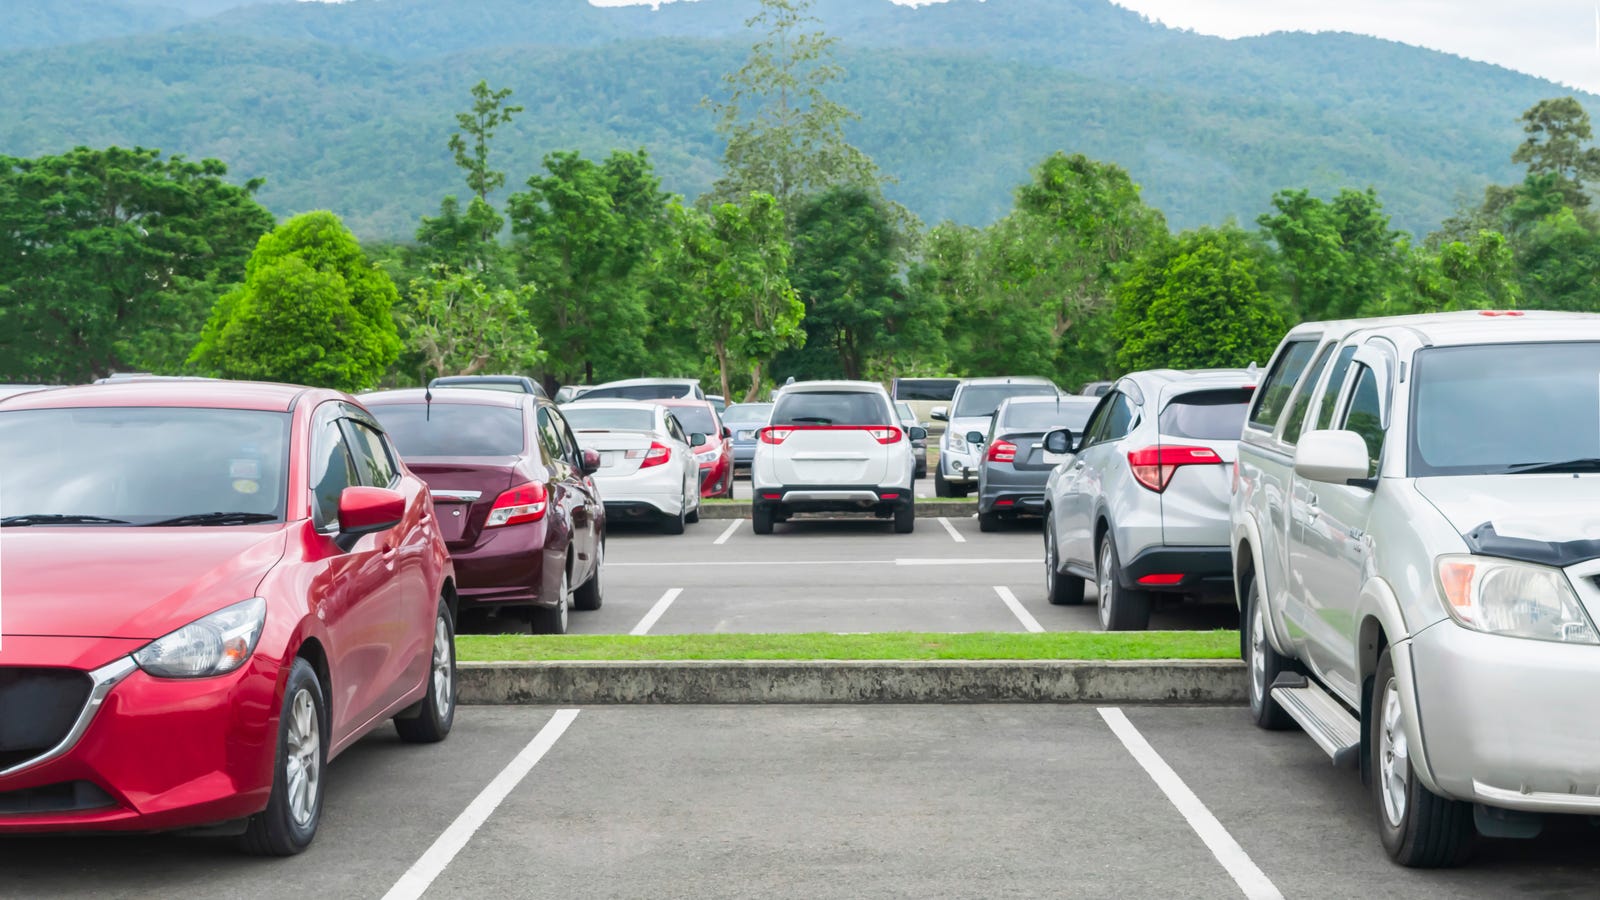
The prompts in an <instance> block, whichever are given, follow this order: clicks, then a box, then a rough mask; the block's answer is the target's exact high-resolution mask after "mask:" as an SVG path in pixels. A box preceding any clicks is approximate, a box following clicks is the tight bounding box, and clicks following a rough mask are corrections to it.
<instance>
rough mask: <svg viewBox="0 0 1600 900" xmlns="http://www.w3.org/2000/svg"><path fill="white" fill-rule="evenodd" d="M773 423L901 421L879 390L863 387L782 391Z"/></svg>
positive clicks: (832, 423) (844, 423) (888, 422)
mask: <svg viewBox="0 0 1600 900" xmlns="http://www.w3.org/2000/svg"><path fill="white" fill-rule="evenodd" d="M772 424H774V425H898V424H900V423H899V422H898V421H897V420H896V419H895V417H894V416H892V415H890V414H889V407H888V405H887V404H886V403H884V402H883V398H882V397H880V396H878V395H877V394H869V393H865V392H863V391H792V392H789V393H784V394H779V395H778V401H777V405H775V406H774V407H773V409H772Z"/></svg>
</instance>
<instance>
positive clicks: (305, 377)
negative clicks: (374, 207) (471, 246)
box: [190, 212, 400, 391]
mask: <svg viewBox="0 0 1600 900" xmlns="http://www.w3.org/2000/svg"><path fill="white" fill-rule="evenodd" d="M395 300H396V292H395V287H394V282H393V281H391V280H390V279H389V276H388V275H387V274H385V273H384V272H383V271H382V270H380V269H378V268H377V267H376V266H374V265H372V264H371V263H370V262H368V261H367V258H366V255H365V254H364V253H362V251H361V245H360V244H358V243H357V242H356V239H355V236H354V235H352V234H351V233H350V231H349V230H348V229H347V228H345V227H344V224H343V223H341V222H340V221H339V218H338V217H337V216H335V215H334V214H333V213H330V212H311V213H305V214H303V215H299V216H295V217H294V218H292V219H290V220H289V221H287V222H285V223H283V224H282V225H280V226H278V227H277V228H276V229H274V230H273V231H272V232H271V233H270V234H267V235H265V236H263V237H262V238H261V240H260V241H259V242H258V243H257V244H256V249H255V252H254V253H252V254H251V256H250V261H249V263H248V264H247V265H246V267H245V279H244V284H242V285H240V286H239V287H238V288H235V289H234V290H232V291H230V292H229V293H227V294H225V295H224V296H223V297H222V298H221V299H219V300H218V301H217V305H216V308H215V309H213V310H212V313H211V318H210V320H209V321H207V322H206V326H205V329H204V330H203V331H202V332H201V336H200V343H199V344H198V345H197V346H196V347H195V349H194V353H193V355H192V356H191V357H190V362H191V364H192V365H194V366H196V367H197V368H199V369H201V370H204V371H207V372H211V373H214V374H217V375H222V376H225V377H229V378H250V379H257V380H263V381H284V382H290V383H294V384H309V385H316V386H320V387H331V388H337V389H340V390H346V391H359V390H364V389H366V388H369V387H371V386H372V385H374V384H375V383H377V381H378V379H379V378H381V377H383V374H384V373H385V372H386V371H387V370H388V368H389V366H390V365H391V364H392V363H394V361H395V359H396V358H397V357H398V356H399V353H400V338H399V337H398V336H397V334H396V331H395V323H394V318H393V308H394V304H395Z"/></svg>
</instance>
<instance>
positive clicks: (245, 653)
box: [133, 597, 267, 678]
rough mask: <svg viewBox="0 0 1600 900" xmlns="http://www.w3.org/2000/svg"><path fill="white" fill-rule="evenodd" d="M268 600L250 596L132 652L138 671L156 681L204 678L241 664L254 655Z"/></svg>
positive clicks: (264, 619)
mask: <svg viewBox="0 0 1600 900" xmlns="http://www.w3.org/2000/svg"><path fill="white" fill-rule="evenodd" d="M266 621H267V601H265V600H263V599H261V598H260V597H251V598H250V599H249V600H245V601H244V602H242V603H235V604H234V605H232V606H228V607H224V608H223V609H219V610H217V611H216V612H214V613H212V614H210V615H208V616H203V617H201V618H198V619H195V620H194V621H193V622H190V623H189V624H187V625H185V626H183V627H182V628H179V629H178V630H177V631H174V632H172V633H171V634H169V635H167V636H165V637H159V638H156V639H155V640H153V641H151V642H150V643H148V644H145V645H144V646H143V647H140V648H139V649H138V650H136V651H134V653H133V661H134V662H136V663H138V664H139V668H141V669H143V670H145V671H146V672H148V673H149V674H151V675H154V676H156V677H158V678H207V677H209V676H212V675H225V674H227V673H229V672H232V671H233V670H234V669H237V668H239V667H240V666H242V665H244V661H245V660H247V659H249V658H250V654H251V653H254V652H255V649H256V641H257V640H259V639H260V638H261V626H262V625H263V624H265V623H266Z"/></svg>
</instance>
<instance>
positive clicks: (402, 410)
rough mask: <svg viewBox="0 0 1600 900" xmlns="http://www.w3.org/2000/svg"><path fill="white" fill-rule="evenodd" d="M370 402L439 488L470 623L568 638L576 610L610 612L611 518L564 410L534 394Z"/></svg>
mask: <svg viewBox="0 0 1600 900" xmlns="http://www.w3.org/2000/svg"><path fill="white" fill-rule="evenodd" d="M362 402H363V403H365V404H366V405H367V407H368V408H369V409H371V410H372V414H373V415H375V416H377V417H378V421H379V422H381V423H383V427H384V429H385V430H386V431H388V433H389V434H390V436H392V437H393V438H394V442H395V446H397V447H398V448H399V450H400V455H401V456H403V457H405V460H406V464H407V465H409V466H410V467H411V470H412V471H413V472H416V473H417V474H418V475H420V476H421V477H422V478H423V479H424V480H425V481H427V482H428V487H429V489H430V490H431V492H432V494H433V505H434V509H435V510H436V512H437V515H438V518H439V528H440V530H441V531H443V532H444V537H445V541H446V542H447V544H448V546H449V548H450V555H451V557H452V558H453V559H454V561H455V568H456V579H457V583H456V591H457V593H458V594H459V595H460V597H461V607H462V611H463V613H469V612H479V611H481V612H490V613H494V617H495V619H496V620H497V621H498V622H499V623H502V626H503V623H506V622H508V621H514V622H517V623H518V624H519V625H521V624H522V623H521V621H520V620H519V619H517V618H516V615H515V613H521V612H525V611H531V613H532V625H533V630H534V631H535V632H542V633H546V634H565V633H566V631H567V612H568V610H569V608H577V609H599V608H600V602H601V596H600V587H601V582H600V569H601V562H602V561H603V559H604V557H605V539H606V514H605V506H604V505H603V504H602V503H601V501H600V496H599V494H598V492H596V490H595V487H594V481H593V480H592V479H591V478H590V477H589V476H590V475H591V474H592V473H593V472H594V470H595V469H596V468H598V467H599V465H600V457H599V455H598V454H596V453H594V451H584V450H580V449H579V448H578V442H577V441H576V440H574V439H573V436H572V430H571V429H570V428H568V427H567V423H566V420H564V419H563V418H562V417H561V412H560V410H559V409H557V408H556V406H555V404H553V403H551V402H550V401H548V400H545V399H542V398H540V397H535V396H533V395H531V394H512V393H503V392H498V391H478V390H467V389H462V388H441V389H438V390H434V391H431V392H430V391H422V390H407V391H385V392H383V393H376V394H367V395H365V396H364V397H362Z"/></svg>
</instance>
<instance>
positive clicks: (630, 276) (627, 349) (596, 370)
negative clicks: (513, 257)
mask: <svg viewBox="0 0 1600 900" xmlns="http://www.w3.org/2000/svg"><path fill="white" fill-rule="evenodd" d="M544 166H545V171H546V173H547V174H544V175H535V176H533V177H532V178H529V179H528V190H527V191H526V192H524V193H520V194H515V195H513V196H512V197H511V201H510V211H511V227H512V231H513V232H514V233H515V234H516V235H517V237H518V244H517V247H516V254H517V258H518V263H519V266H520V268H521V272H522V276H523V281H524V282H525V283H527V284H530V285H532V286H533V287H534V288H535V290H536V291H537V293H536V294H535V295H534V300H533V319H534V324H535V326H536V327H537V328H538V330H539V334H540V336H541V337H542V338H543V340H544V344H545V346H546V348H548V362H547V369H546V374H547V376H548V377H549V379H550V381H552V382H553V383H562V384H565V383H570V382H576V381H582V382H585V383H594V382H595V381H597V380H598V381H604V380H608V379H611V378H622V377H628V376H630V375H639V374H643V373H644V372H645V371H646V370H647V369H653V368H654V366H653V365H652V363H653V355H652V354H651V353H650V352H649V348H647V347H646V345H645V336H646V335H647V334H648V332H649V325H650V307H649V302H648V298H647V296H646V288H647V287H648V285H649V281H650V276H651V261H652V258H653V255H654V253H655V247H656V243H657V242H658V241H659V240H660V239H661V236H662V234H663V232H664V229H665V227H666V215H667V212H666V211H667V197H666V195H665V194H663V193H662V192H661V190H660V182H659V180H658V179H657V178H656V177H655V174H654V172H653V171H652V170H651V167H650V160H649V157H648V156H647V155H646V154H645V152H644V151H643V150H640V151H638V152H636V153H629V152H625V151H620V150H619V151H614V152H613V153H612V154H611V155H610V156H608V157H607V158H606V159H605V160H604V161H603V162H600V163H596V162H594V161H592V160H588V159H585V158H583V157H582V156H580V155H579V154H577V153H576V152H560V153H552V154H550V155H548V156H546V157H545V160H544Z"/></svg>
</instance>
